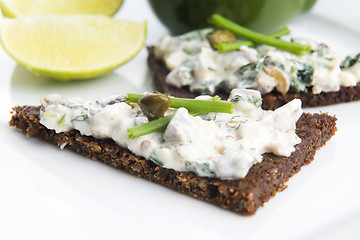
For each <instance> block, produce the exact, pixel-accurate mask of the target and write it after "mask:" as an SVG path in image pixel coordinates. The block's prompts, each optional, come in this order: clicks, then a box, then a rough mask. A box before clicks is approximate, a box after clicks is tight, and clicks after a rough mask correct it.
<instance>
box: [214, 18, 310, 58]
mask: <svg viewBox="0 0 360 240" xmlns="http://www.w3.org/2000/svg"><path fill="white" fill-rule="evenodd" d="M209 22H210V23H212V24H214V25H216V26H218V27H222V28H225V29H227V30H229V31H231V32H233V33H235V34H237V35H239V36H242V37H245V38H247V39H249V40H251V41H253V42H255V43H262V44H266V45H269V46H273V47H276V48H278V49H282V50H286V51H289V52H293V53H295V54H306V53H309V52H310V51H311V46H310V45H302V44H299V43H292V42H287V41H283V40H281V39H277V38H274V37H272V36H266V35H264V34H261V33H258V32H255V31H252V30H250V29H247V28H245V27H242V26H240V25H238V24H236V23H234V22H232V21H230V20H229V19H227V18H225V17H223V16H221V15H219V14H214V15H212V16H211V17H210V19H209Z"/></svg>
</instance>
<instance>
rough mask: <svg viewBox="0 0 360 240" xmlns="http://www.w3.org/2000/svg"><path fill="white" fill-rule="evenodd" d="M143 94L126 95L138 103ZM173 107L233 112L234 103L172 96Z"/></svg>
mask: <svg viewBox="0 0 360 240" xmlns="http://www.w3.org/2000/svg"><path fill="white" fill-rule="evenodd" d="M143 96H144V95H143V94H135V93H128V94H127V95H126V97H127V99H128V102H135V103H137V102H138V101H139V100H140V98H142V97H143ZM170 100H171V105H170V107H172V108H180V107H184V108H186V109H187V110H188V111H202V112H223V113H232V112H233V108H234V103H232V102H227V101H218V100H217V99H214V98H213V99H209V100H202V99H190V98H174V97H170Z"/></svg>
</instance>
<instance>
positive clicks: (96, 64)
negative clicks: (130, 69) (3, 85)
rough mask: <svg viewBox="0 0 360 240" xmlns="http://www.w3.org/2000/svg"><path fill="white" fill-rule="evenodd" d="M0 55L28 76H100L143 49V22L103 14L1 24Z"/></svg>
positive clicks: (52, 16)
mask: <svg viewBox="0 0 360 240" xmlns="http://www.w3.org/2000/svg"><path fill="white" fill-rule="evenodd" d="M0 34H1V44H2V46H3V48H4V49H5V51H6V52H7V53H8V54H9V55H10V56H11V57H12V58H14V59H15V60H16V61H17V62H18V63H19V64H21V65H23V66H24V67H26V68H27V69H29V70H30V71H32V72H34V73H36V74H39V75H43V76H47V77H51V78H55V79H59V80H69V79H86V78H92V77H96V76H100V75H103V74H105V73H107V72H109V71H111V70H113V69H114V68H116V67H118V66H120V65H122V64H124V63H125V62H127V61H128V60H130V59H131V58H133V57H134V56H135V55H136V54H137V53H138V51H139V50H140V49H141V48H142V47H143V45H144V42H145V36H146V22H145V21H144V22H133V21H127V20H117V19H113V18H110V17H106V16H103V15H69V16H65V15H61V16H60V15H49V16H36V17H20V18H7V19H3V20H2V22H1V29H0Z"/></svg>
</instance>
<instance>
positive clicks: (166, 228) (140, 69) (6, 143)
mask: <svg viewBox="0 0 360 240" xmlns="http://www.w3.org/2000/svg"><path fill="white" fill-rule="evenodd" d="M359 9H360V2H359V1H355V0H353V1H350V0H347V1H341V2H340V1H336V0H318V3H317V4H316V5H315V8H314V9H313V10H312V11H311V12H310V13H308V14H306V15H304V16H301V17H298V18H296V19H295V20H294V21H292V22H291V23H290V24H289V26H290V28H291V30H292V33H293V35H295V36H304V37H311V38H314V39H316V40H319V41H324V42H327V43H328V44H329V45H330V46H333V47H334V48H335V49H338V50H339V51H340V52H342V53H344V54H346V53H357V52H360V27H359V26H360V15H359V13H358V12H359ZM115 17H116V18H126V19H131V20H139V21H140V20H144V19H147V20H148V36H147V41H146V44H148V45H150V44H155V43H156V42H157V41H158V39H159V38H160V37H161V36H162V35H163V34H164V33H166V29H165V28H164V27H163V26H162V25H161V23H160V22H159V21H158V20H157V19H156V18H155V16H154V15H153V13H152V12H151V10H150V9H149V6H148V4H147V2H146V1H144V0H125V3H124V5H123V6H122V8H121V10H120V11H119V12H118V13H117V14H116V15H115ZM146 57H147V53H146V50H145V49H143V50H142V51H141V52H140V53H139V54H138V55H137V56H136V57H135V58H134V59H133V60H132V61H130V62H129V63H127V64H126V65H124V66H123V67H120V68H118V69H116V70H115V71H113V72H112V73H110V74H108V75H106V76H104V77H101V78H99V79H94V80H90V81H78V82H71V83H67V84H64V83H61V82H56V81H52V80H49V79H46V78H42V77H37V76H35V75H33V74H32V73H30V72H28V71H27V70H26V69H24V68H23V67H21V66H19V65H17V64H16V63H15V62H14V61H13V60H12V59H11V58H10V57H9V56H7V55H6V54H5V52H4V51H3V50H0V152H1V155H0V156H1V157H0V239H1V240H2V239H4V240H7V239H37V240H42V239H78V240H81V239H295V240H300V239H305V238H306V239H340V238H342V239H360V230H359V227H360V191H359V184H360V174H359V169H360V161H359V151H358V149H359V138H358V135H359V133H360V126H359V118H360V112H359V109H360V108H359V107H360V102H355V103H346V104H339V105H336V106H328V107H323V108H312V109H305V111H311V112H319V111H320V110H322V111H323V112H329V114H332V115H336V116H337V117H338V132H337V134H336V136H334V137H333V138H332V139H331V140H330V141H329V142H328V144H327V145H326V146H325V147H323V148H322V149H321V150H320V151H319V152H318V153H317V155H316V157H315V161H314V162H313V163H312V164H310V165H309V166H306V167H304V168H303V169H302V170H301V172H300V173H299V174H297V175H295V176H294V177H293V178H292V179H291V180H290V181H289V182H288V188H287V189H286V190H285V191H284V192H281V193H277V195H276V196H275V197H274V198H272V199H271V200H270V201H269V202H267V203H266V204H265V206H264V207H263V208H260V209H259V210H258V212H257V213H256V215H255V216H251V217H243V216H239V215H237V214H234V213H231V212H229V211H226V210H223V209H220V208H218V207H215V206H212V205H210V204H207V203H204V202H201V201H198V200H196V199H193V198H190V197H187V196H184V195H181V194H179V193H176V192H174V191H171V190H168V189H166V188H164V187H162V186H158V185H156V184H153V183H150V182H147V181H145V180H142V179H137V178H135V177H133V176H130V175H128V174H126V173H124V172H122V171H118V170H115V169H113V168H111V167H108V166H106V165H104V164H101V163H98V162H95V161H91V160H88V159H86V158H84V157H81V156H78V155H77V154H75V153H72V152H70V151H66V150H64V151H61V150H59V149H58V148H57V147H55V146H53V145H50V144H48V143H46V142H43V141H40V140H38V139H33V138H31V139H27V138H26V137H25V136H24V134H22V133H19V132H17V131H15V130H14V129H12V128H10V127H8V121H9V120H10V113H9V111H10V109H11V107H12V106H14V105H24V104H28V105H38V104H39V98H41V97H43V96H45V95H47V94H49V93H52V92H57V93H60V94H63V95H65V96H80V97H84V98H90V99H96V98H100V97H104V96H107V95H110V94H113V93H116V92H122V93H126V92H143V91H145V90H149V89H151V88H153V86H152V79H151V73H150V72H149V69H148V68H147V65H146Z"/></svg>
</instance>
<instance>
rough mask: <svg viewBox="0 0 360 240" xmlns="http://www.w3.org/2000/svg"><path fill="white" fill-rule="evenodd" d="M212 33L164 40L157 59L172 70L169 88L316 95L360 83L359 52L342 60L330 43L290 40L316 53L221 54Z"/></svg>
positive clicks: (263, 49)
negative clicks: (209, 36)
mask: <svg viewBox="0 0 360 240" xmlns="http://www.w3.org/2000/svg"><path fill="white" fill-rule="evenodd" d="M211 31H212V29H203V30H197V31H193V32H189V33H187V34H184V35H181V36H177V37H171V36H164V37H163V38H162V39H161V40H160V42H159V44H158V45H157V46H156V48H155V55H156V57H157V58H160V59H163V60H164V62H165V64H166V66H167V67H168V69H170V73H169V74H168V76H167V78H166V82H167V83H168V84H170V85H173V86H176V87H179V88H180V87H182V86H188V87H189V88H190V90H191V91H195V92H199V93H202V94H212V93H214V92H215V91H216V90H218V89H222V90H225V91H230V89H234V88H251V89H257V90H259V91H260V92H261V93H262V94H264V93H268V92H271V91H272V90H277V91H278V92H281V93H283V94H285V93H287V92H300V91H308V90H309V89H311V91H312V92H313V93H314V94H318V93H321V92H334V91H338V90H339V89H340V86H345V87H350V86H355V85H356V84H357V83H358V82H359V80H360V54H359V55H357V56H355V57H351V56H348V57H346V58H345V59H344V57H342V56H341V55H340V54H338V53H336V52H335V51H333V50H332V49H330V48H329V47H328V46H327V45H326V44H323V43H317V42H315V41H311V40H305V39H291V41H294V42H297V43H300V44H304V45H310V46H311V48H312V51H311V52H310V53H309V54H304V55H296V54H293V53H290V52H286V51H282V50H279V49H276V48H274V47H270V46H266V45H261V44H259V45H255V46H253V47H247V46H242V47H240V48H239V49H238V50H237V51H231V52H225V53H218V52H217V51H216V50H214V49H212V48H211V46H210V44H209V42H208V40H207V39H206V35H207V34H208V33H209V32H211Z"/></svg>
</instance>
